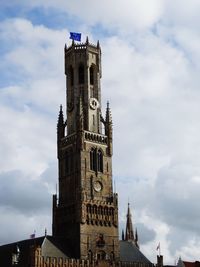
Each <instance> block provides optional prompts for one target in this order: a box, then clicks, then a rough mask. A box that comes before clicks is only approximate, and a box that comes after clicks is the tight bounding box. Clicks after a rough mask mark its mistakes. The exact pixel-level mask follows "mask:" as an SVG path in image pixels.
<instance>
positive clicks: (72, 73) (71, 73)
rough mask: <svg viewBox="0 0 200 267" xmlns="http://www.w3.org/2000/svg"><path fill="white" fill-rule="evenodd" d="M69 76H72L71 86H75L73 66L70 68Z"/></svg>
mask: <svg viewBox="0 0 200 267" xmlns="http://www.w3.org/2000/svg"><path fill="white" fill-rule="evenodd" d="M69 73H70V74H69V75H70V84H71V86H73V85H74V70H73V68H72V66H70V69H69Z"/></svg>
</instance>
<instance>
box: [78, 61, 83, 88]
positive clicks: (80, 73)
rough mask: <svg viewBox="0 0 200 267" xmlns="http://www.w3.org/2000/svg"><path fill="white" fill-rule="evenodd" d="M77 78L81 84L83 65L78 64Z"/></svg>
mask: <svg viewBox="0 0 200 267" xmlns="http://www.w3.org/2000/svg"><path fill="white" fill-rule="evenodd" d="M78 80H79V84H83V83H84V67H83V65H80V66H79V69H78Z"/></svg>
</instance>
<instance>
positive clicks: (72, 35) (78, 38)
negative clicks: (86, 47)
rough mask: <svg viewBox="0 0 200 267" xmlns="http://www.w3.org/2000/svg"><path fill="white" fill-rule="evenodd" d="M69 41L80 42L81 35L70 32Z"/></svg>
mask: <svg viewBox="0 0 200 267" xmlns="http://www.w3.org/2000/svg"><path fill="white" fill-rule="evenodd" d="M69 39H72V40H74V41H79V42H80V41H81V33H77V32H70V37H69Z"/></svg>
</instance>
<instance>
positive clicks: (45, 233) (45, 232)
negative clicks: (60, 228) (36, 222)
mask: <svg viewBox="0 0 200 267" xmlns="http://www.w3.org/2000/svg"><path fill="white" fill-rule="evenodd" d="M44 235H45V236H47V228H45V229H44Z"/></svg>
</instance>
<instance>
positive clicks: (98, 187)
mask: <svg viewBox="0 0 200 267" xmlns="http://www.w3.org/2000/svg"><path fill="white" fill-rule="evenodd" d="M93 186H94V190H95V191H96V192H100V191H101V190H102V189H103V185H102V183H101V182H99V181H96V182H94V184H93Z"/></svg>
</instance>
